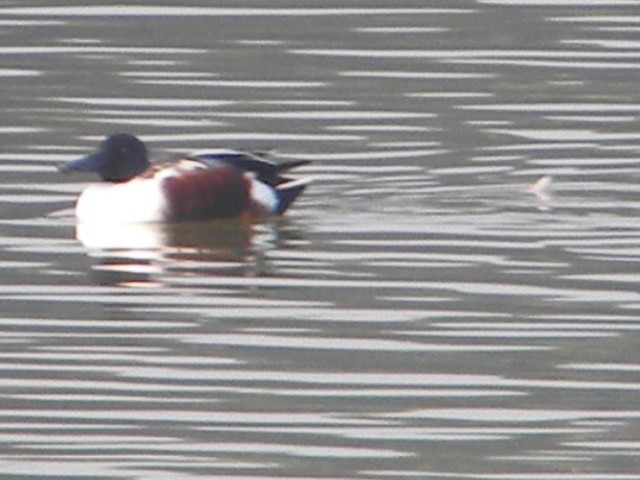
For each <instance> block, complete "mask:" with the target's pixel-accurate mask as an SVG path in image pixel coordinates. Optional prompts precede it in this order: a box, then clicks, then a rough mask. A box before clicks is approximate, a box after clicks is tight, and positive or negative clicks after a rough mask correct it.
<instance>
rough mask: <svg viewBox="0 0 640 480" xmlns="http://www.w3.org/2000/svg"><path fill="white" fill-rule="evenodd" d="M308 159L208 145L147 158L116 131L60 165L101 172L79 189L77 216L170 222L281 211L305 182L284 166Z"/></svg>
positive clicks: (88, 219)
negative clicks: (275, 158)
mask: <svg viewBox="0 0 640 480" xmlns="http://www.w3.org/2000/svg"><path fill="white" fill-rule="evenodd" d="M308 163H310V162H309V161H306V160H292V161H287V162H284V163H274V162H272V161H270V160H269V159H268V158H267V155H266V154H264V153H254V152H245V151H238V150H229V149H209V150H201V151H196V152H193V153H190V154H187V155H183V156H179V157H177V158H176V159H173V160H171V161H167V162H163V163H158V164H152V163H151V162H150V161H149V158H148V154H147V147H146V145H145V144H144V142H143V141H142V140H140V139H139V138H138V137H136V136H134V135H131V134H128V133H117V134H113V135H109V136H107V137H106V138H104V139H103V140H102V141H101V142H100V143H99V145H98V147H97V149H96V150H95V151H94V152H93V153H90V154H88V155H86V156H83V157H81V158H78V159H76V160H73V161H70V162H68V163H65V164H63V165H60V166H59V170H60V171H61V172H63V173H72V172H94V173H97V174H98V176H99V177H100V179H101V180H102V181H101V182H99V183H92V184H90V185H88V186H87V187H86V188H85V189H84V190H83V192H82V193H81V194H80V196H79V197H78V200H77V202H76V205H75V217H76V220H77V222H79V223H85V222H101V223H114V222H116V223H175V222H185V221H202V220H210V219H230V218H249V219H259V218H264V217H268V216H277V215H282V214H283V213H285V212H286V211H287V210H288V209H289V207H290V206H291V205H292V204H293V202H294V201H295V200H296V199H297V198H298V196H299V195H300V194H301V193H302V192H303V191H304V190H305V188H306V187H307V185H308V184H309V183H310V182H311V179H310V178H299V179H292V178H289V177H288V176H286V173H287V172H288V171H289V170H291V169H293V168H295V167H299V166H302V165H306V164H308Z"/></svg>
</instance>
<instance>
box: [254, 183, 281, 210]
mask: <svg viewBox="0 0 640 480" xmlns="http://www.w3.org/2000/svg"><path fill="white" fill-rule="evenodd" d="M251 203H252V204H253V206H254V208H255V209H256V210H258V211H257V212H256V213H258V214H259V215H273V214H274V213H276V212H277V211H278V203H279V201H278V195H277V194H276V192H275V190H274V189H273V187H270V186H269V185H267V184H265V183H262V182H260V181H258V180H256V179H255V178H252V179H251Z"/></svg>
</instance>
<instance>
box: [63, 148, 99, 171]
mask: <svg viewBox="0 0 640 480" xmlns="http://www.w3.org/2000/svg"><path fill="white" fill-rule="evenodd" d="M102 164H103V158H102V155H101V154H100V152H96V153H92V154H90V155H87V156H84V157H82V158H78V159H77V160H72V161H70V162H67V163H62V164H60V165H58V170H59V171H60V172H62V173H71V172H98V171H100V169H101V166H102Z"/></svg>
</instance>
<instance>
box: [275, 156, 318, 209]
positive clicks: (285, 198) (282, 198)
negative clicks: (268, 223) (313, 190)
mask: <svg viewBox="0 0 640 480" xmlns="http://www.w3.org/2000/svg"><path fill="white" fill-rule="evenodd" d="M292 163H293V162H292ZM291 168H293V167H291ZM309 183H311V179H310V178H301V179H299V180H290V181H287V182H286V183H281V184H280V185H278V186H277V187H276V193H277V195H278V209H277V210H276V214H278V215H281V214H283V213H284V212H286V211H287V209H288V208H289V207H290V206H291V204H292V203H293V202H294V200H295V199H296V198H298V195H300V194H301V193H302V192H303V191H304V189H305V188H307V185H309Z"/></svg>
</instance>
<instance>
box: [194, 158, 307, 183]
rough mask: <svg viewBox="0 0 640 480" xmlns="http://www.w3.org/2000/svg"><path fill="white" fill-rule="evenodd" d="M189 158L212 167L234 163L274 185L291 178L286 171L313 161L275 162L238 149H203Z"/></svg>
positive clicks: (264, 181)
mask: <svg viewBox="0 0 640 480" xmlns="http://www.w3.org/2000/svg"><path fill="white" fill-rule="evenodd" d="M189 158H190V159H192V160H197V161H199V162H201V163H203V164H205V165H207V166H209V167H211V168H213V167H216V166H219V165H221V164H225V165H232V166H234V167H235V168H237V169H239V170H242V171H245V172H252V173H254V174H255V175H256V178H257V179H258V180H259V181H261V182H263V183H266V184H267V185H271V186H272V187H275V186H278V185H280V184H281V183H284V182H288V181H289V180H290V179H289V178H286V177H283V176H282V174H283V173H284V172H287V171H289V170H291V169H292V168H295V167H299V166H301V165H307V164H309V163H311V162H310V161H308V160H291V161H287V162H282V163H274V162H272V161H270V160H268V159H267V158H266V156H265V154H263V153H252V152H240V151H237V150H203V151H199V152H195V153H193V154H191V155H189Z"/></svg>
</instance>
